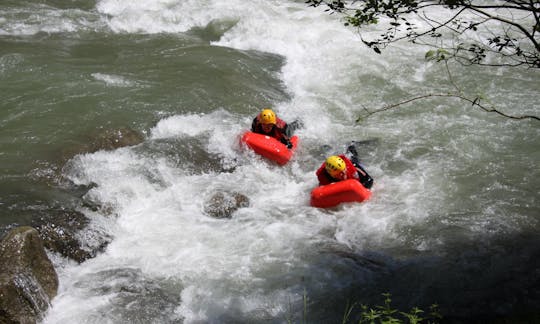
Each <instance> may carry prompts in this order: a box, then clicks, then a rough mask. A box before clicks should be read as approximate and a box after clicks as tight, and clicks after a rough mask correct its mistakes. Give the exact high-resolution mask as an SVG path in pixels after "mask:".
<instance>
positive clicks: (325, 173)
mask: <svg viewBox="0 0 540 324" xmlns="http://www.w3.org/2000/svg"><path fill="white" fill-rule="evenodd" d="M348 150H349V151H350V152H351V153H352V154H353V155H352V157H351V159H349V158H347V157H346V156H345V155H344V154H341V155H332V156H330V157H328V158H327V159H326V161H324V163H323V164H322V165H321V166H320V167H319V169H318V170H317V171H316V174H317V179H319V185H320V186H322V185H327V184H330V183H332V182H338V181H343V180H347V179H356V180H358V181H359V182H360V183H361V184H362V185H363V186H364V187H366V188H367V189H371V187H372V186H373V178H372V177H371V176H370V175H369V174H368V173H367V172H366V170H364V168H363V167H362V165H361V164H360V161H359V160H358V157H357V154H356V149H355V148H354V146H349V148H348Z"/></svg>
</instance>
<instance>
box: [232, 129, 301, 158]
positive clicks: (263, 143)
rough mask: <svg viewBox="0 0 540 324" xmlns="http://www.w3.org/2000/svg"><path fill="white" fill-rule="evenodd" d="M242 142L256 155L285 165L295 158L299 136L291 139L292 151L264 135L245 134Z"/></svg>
mask: <svg viewBox="0 0 540 324" xmlns="http://www.w3.org/2000/svg"><path fill="white" fill-rule="evenodd" d="M242 142H243V143H245V144H246V145H247V146H248V147H250V148H251V149H252V150H253V151H255V153H257V154H259V155H262V156H264V157H265V158H267V159H269V160H272V161H274V162H276V163H277V164H279V165H284V164H287V162H289V160H290V159H291V157H292V156H293V153H294V150H295V149H296V146H297V145H298V136H293V137H291V143H292V145H293V147H292V149H288V148H287V146H286V145H285V144H283V143H281V142H280V141H278V140H277V139H275V138H273V137H271V136H268V135H263V134H258V133H253V132H249V131H248V132H245V133H244V135H243V136H242Z"/></svg>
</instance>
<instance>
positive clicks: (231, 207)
mask: <svg viewBox="0 0 540 324" xmlns="http://www.w3.org/2000/svg"><path fill="white" fill-rule="evenodd" d="M247 206H249V199H248V197H246V196H245V195H242V194H240V193H237V192H232V193H230V192H217V193H215V194H214V195H212V197H210V199H208V200H207V201H206V202H205V204H204V212H205V213H206V214H207V215H209V216H211V217H215V218H231V217H232V214H233V213H234V212H235V211H236V210H238V209H239V208H242V207H247Z"/></svg>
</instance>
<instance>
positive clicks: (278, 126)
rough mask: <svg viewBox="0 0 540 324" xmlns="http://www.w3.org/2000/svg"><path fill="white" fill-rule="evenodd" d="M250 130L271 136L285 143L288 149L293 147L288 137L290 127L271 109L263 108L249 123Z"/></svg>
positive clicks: (290, 131) (289, 135) (290, 130)
mask: <svg viewBox="0 0 540 324" xmlns="http://www.w3.org/2000/svg"><path fill="white" fill-rule="evenodd" d="M251 131H252V132H254V133H258V134H263V135H268V136H272V137H274V138H275V139H277V140H278V141H280V142H281V143H283V144H285V145H286V146H287V148H288V149H291V148H292V147H293V145H292V143H291V140H290V137H291V133H292V129H291V128H290V127H289V126H288V125H287V123H286V122H285V121H283V120H282V119H281V118H278V117H277V116H276V113H274V111H272V109H269V108H265V109H263V110H262V111H261V112H260V113H259V114H258V115H257V117H255V118H254V119H253V123H251Z"/></svg>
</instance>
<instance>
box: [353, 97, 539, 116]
mask: <svg viewBox="0 0 540 324" xmlns="http://www.w3.org/2000/svg"><path fill="white" fill-rule="evenodd" d="M433 97H446V98H458V99H461V100H464V101H467V102H469V103H471V105H472V106H476V107H478V108H480V109H482V110H484V111H485V112H492V113H495V114H498V115H500V116H503V117H506V118H510V119H516V120H521V119H534V120H538V121H540V117H538V116H533V115H521V116H513V115H509V114H506V113H504V112H502V111H500V110H497V109H495V108H489V107H486V106H484V105H482V104H480V102H479V99H478V98H474V99H470V98H467V97H465V96H463V95H460V94H453V93H430V94H426V95H422V96H417V97H413V98H410V99H407V100H404V101H401V102H398V103H395V104H392V105H388V106H384V107H382V108H379V109H376V110H372V111H370V112H369V113H368V114H367V115H364V116H361V117H359V118H358V119H357V120H356V122H357V123H359V122H360V121H362V120H363V119H365V118H367V117H369V116H371V115H373V114H377V113H380V112H383V111H388V110H391V109H395V108H397V107H399V106H402V105H404V104H407V103H409V102H413V101H416V100H421V99H427V98H433Z"/></svg>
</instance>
